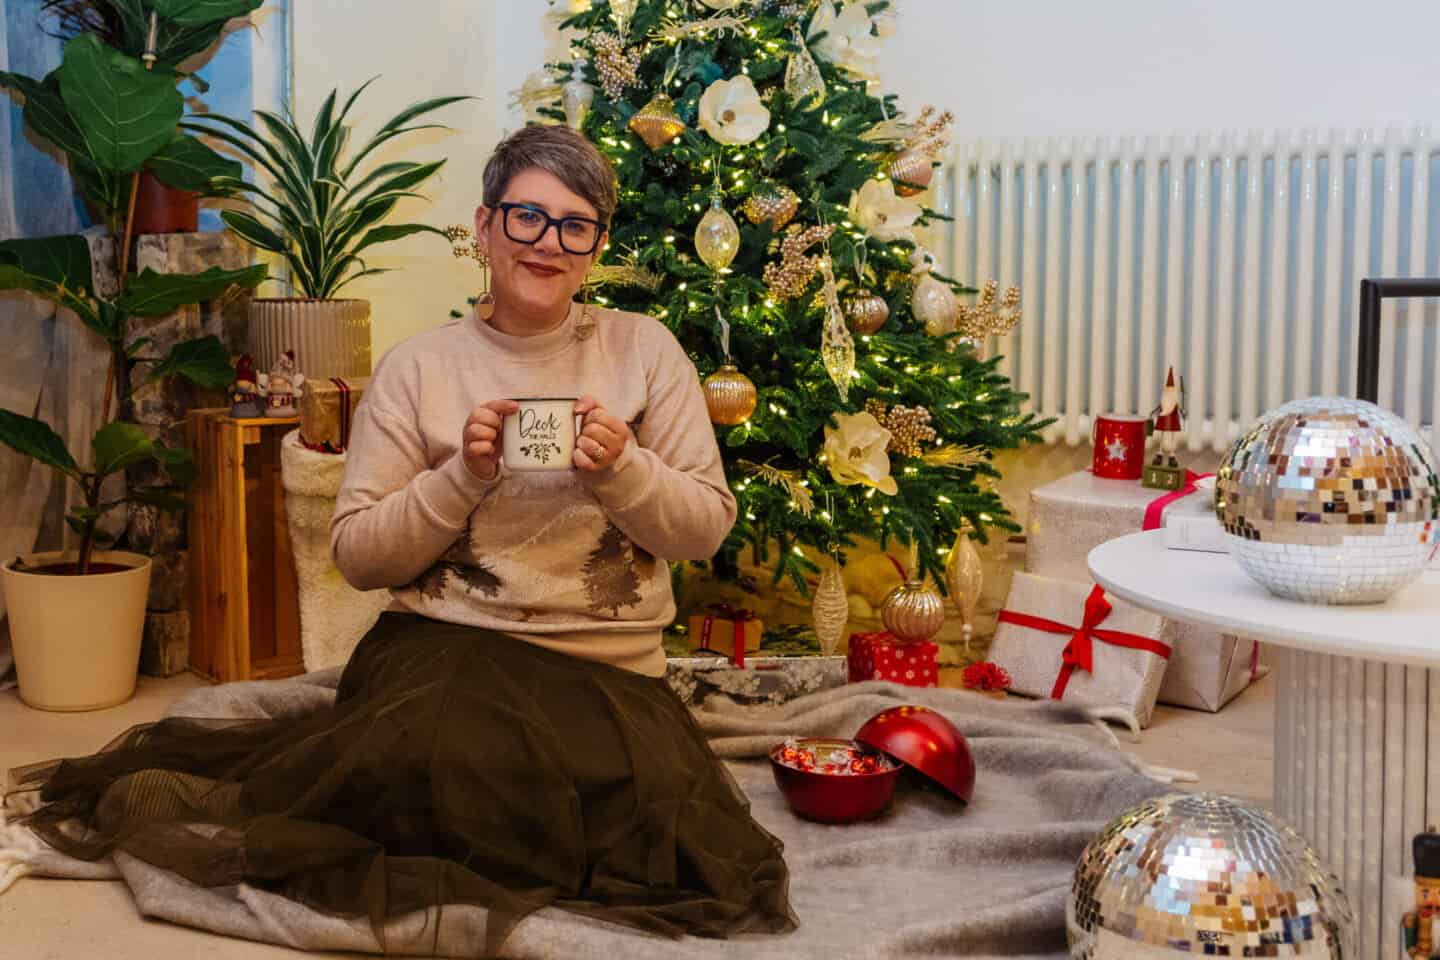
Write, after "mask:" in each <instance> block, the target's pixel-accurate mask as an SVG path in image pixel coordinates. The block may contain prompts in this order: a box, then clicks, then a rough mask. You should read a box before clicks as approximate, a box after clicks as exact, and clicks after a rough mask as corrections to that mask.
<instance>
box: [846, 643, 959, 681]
mask: <svg viewBox="0 0 1440 960" xmlns="http://www.w3.org/2000/svg"><path fill="white" fill-rule="evenodd" d="M939 655H940V647H939V646H938V645H937V644H934V643H931V642H930V641H929V640H922V641H919V642H904V641H901V640H899V639H897V638H896V637H895V636H894V635H893V634H890V633H886V632H883V631H881V632H878V633H852V634H850V652H849V653H848V654H847V656H848V657H849V665H850V682H851V683H860V682H862V681H865V680H888V681H890V682H891V683H903V684H904V685H905V686H907V687H937V686H939V685H940V667H939V664H938V663H937V662H936V661H937V658H938V657H939Z"/></svg>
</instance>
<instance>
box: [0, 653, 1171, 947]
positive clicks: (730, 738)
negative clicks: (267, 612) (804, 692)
mask: <svg viewBox="0 0 1440 960" xmlns="http://www.w3.org/2000/svg"><path fill="white" fill-rule="evenodd" d="M338 677H339V672H338V671H326V672H324V673H316V674H310V675H307V676H305V677H299V678H295V679H292V680H285V681H275V682H257V683H236V684H228V685H224V686H218V687H211V688H204V689H200V690H196V691H194V692H192V693H191V694H189V695H187V696H186V697H184V698H182V699H180V700H178V701H177V702H176V703H175V704H174V705H173V706H172V707H171V708H170V711H169V714H170V715H172V716H191V717H222V718H241V717H284V716H295V715H299V714H303V713H305V712H307V711H310V710H314V709H316V708H319V707H322V706H324V705H326V704H328V703H330V702H331V701H332V699H333V697H334V686H335V683H336V682H337V680H338ZM902 703H913V704H923V705H925V706H929V707H931V708H933V709H936V710H939V711H941V712H942V713H944V714H945V715H947V716H948V717H949V718H950V719H951V720H952V721H954V722H955V723H956V724H957V725H958V726H959V727H960V729H961V730H962V731H963V732H964V733H965V736H966V738H967V739H968V741H969V743H970V746H971V749H972V750H973V751H974V753H975V758H976V763H977V767H978V774H977V778H976V788H975V797H974V801H973V802H972V803H971V805H970V806H969V807H968V808H963V807H961V805H960V804H958V803H956V802H955V801H953V800H951V799H950V798H948V797H945V796H943V795H941V794H940V793H939V792H938V791H932V790H926V789H919V788H917V787H915V786H907V785H906V782H905V781H904V780H903V779H902V781H901V787H900V789H899V790H898V791H897V793H896V798H895V802H894V804H893V805H892V807H891V809H890V810H889V811H888V812H887V813H886V814H884V815H882V817H881V818H880V819H878V820H875V821H871V822H869V823H864V824H852V825H847V826H823V825H819V824H814V823H809V822H806V821H802V820H800V819H798V818H796V817H795V816H794V815H792V814H791V813H790V811H789V810H788V808H787V807H786V806H785V802H784V799H783V798H782V797H781V795H780V793H779V791H778V790H777V788H776V786H775V783H774V781H773V779H772V776H771V772H770V768H769V764H768V761H766V760H765V759H764V755H765V753H766V752H767V751H768V750H769V748H770V747H771V746H772V745H774V744H775V743H776V742H777V741H778V740H781V739H784V738H785V737H786V736H790V735H805V736H834V737H849V736H851V735H853V734H854V732H855V731H856V730H857V729H859V727H860V726H861V725H862V724H863V723H864V722H865V721H866V720H868V719H869V718H870V717H872V716H873V715H875V714H876V713H878V712H879V711H881V710H883V709H885V708H887V707H891V706H895V705H897V704H902ZM696 716H697V718H698V720H699V722H700V724H701V726H702V727H703V728H704V730H705V731H706V733H707V734H708V736H709V738H710V742H711V745H712V746H713V748H714V749H715V751H716V753H718V754H719V755H720V756H721V757H723V758H725V760H726V762H727V764H728V765H729V767H730V769H731V770H732V772H733V773H734V775H735V777H736V779H737V780H738V781H739V783H740V785H741V786H742V787H743V789H744V790H745V792H746V794H747V795H748V796H749V798H750V801H751V804H752V811H753V813H754V815H755V817H756V818H757V819H758V820H759V822H760V823H761V824H763V825H764V826H765V827H766V828H767V829H769V830H770V831H772V832H773V833H775V834H776V835H778V836H779V837H780V838H781V839H782V840H783V841H784V843H785V859H786V862H787V863H788V864H789V866H790V869H791V902H792V904H793V906H794V909H795V911H796V913H797V914H798V916H799V918H800V927H799V929H798V930H796V931H795V932H793V933H789V934H784V935H780V936H770V937H766V936H752V937H745V938H741V939H739V940H730V941H708V940H699V939H688V940H683V941H679V942H676V941H672V940H667V939H661V938H657V937H652V936H648V935H643V934H637V933H634V932H631V931H629V930H627V929H623V928H619V927H615V926H611V925H608V924H603V923H599V922H595V921H590V920H586V919H583V918H578V917H576V916H574V915H572V914H570V913H567V912H565V911H561V910H558V909H554V908H551V909H547V910H543V911H541V912H539V913H537V914H534V915H532V916H530V917H529V918H527V919H526V920H524V921H523V922H522V923H521V924H520V926H519V927H518V928H517V929H516V930H515V932H514V934H513V935H512V936H511V939H510V940H509V942H508V943H507V945H506V948H505V956H506V957H510V958H514V960H589V958H594V960H619V958H624V960H652V958H653V960H662V958H663V960H689V958H694V960H704V958H711V957H714V958H717V960H718V958H726V960H728V958H734V957H753V958H763V960H782V958H783V960H808V958H814V960H851V958H853V960H861V958H865V960H871V958H876V960H878V958H892V957H893V958H900V957H994V958H999V957H1005V958H1010V960H1013V958H1040V957H1044V958H1055V960H1059V958H1063V957H1065V956H1066V950H1065V919H1064V918H1065V898H1066V894H1067V892H1068V890H1069V885H1070V878H1071V873H1072V871H1073V869H1074V866H1075V863H1076V861H1077V860H1078V858H1079V855H1080V852H1081V850H1082V849H1083V848H1084V846H1085V844H1086V843H1087V842H1088V841H1089V840H1090V838H1091V837H1092V836H1093V835H1094V834H1095V833H1096V832H1097V831H1098V830H1100V829H1101V827H1103V826H1104V825H1105V824H1106V823H1107V822H1108V821H1109V820H1110V819H1112V818H1113V817H1114V816H1116V815H1117V814H1119V813H1120V812H1122V811H1123V810H1125V809H1126V808H1128V807H1130V806H1131V805H1133V804H1136V803H1138V802H1140V801H1142V800H1144V799H1146V798H1148V797H1152V796H1155V795H1158V794H1162V793H1165V792H1168V790H1169V789H1170V788H1167V787H1166V786H1165V785H1163V784H1161V783H1159V782H1157V781H1155V780H1152V779H1150V778H1148V777H1146V776H1144V775H1143V774H1142V773H1141V772H1140V771H1139V770H1138V768H1137V765H1136V764H1135V763H1134V762H1133V761H1131V760H1130V759H1128V758H1127V757H1125V756H1124V755H1123V754H1121V753H1120V752H1119V751H1117V750H1116V749H1115V748H1114V746H1113V743H1112V741H1111V740H1110V738H1109V737H1108V735H1107V734H1105V733H1104V732H1103V731H1102V730H1100V729H1098V728H1097V727H1096V726H1095V725H1093V724H1092V723H1090V722H1089V721H1088V719H1087V718H1086V717H1085V716H1083V715H1081V714H1078V713H1076V712H1074V711H1072V710H1068V709H1064V708H1059V707H1057V706H1055V705H1052V704H1046V703H1033V702H1029V701H1020V700H1006V701H995V700H991V699H989V698H986V697H981V696H978V695H976V694H972V693H968V692H965V691H960V690H943V689H942V690H937V689H915V688H910V687H901V686H894V685H891V684H886V683H879V682H872V683H864V684H852V685H849V686H845V687H841V688H838V689H834V690H829V691H825V692H823V693H819V694H814V695H811V696H807V697H803V698H801V699H798V700H795V701H792V702H791V703H789V704H786V705H784V706H780V707H768V708H756V707H736V706H733V705H729V704H725V705H721V704H717V703H715V702H714V701H711V702H709V703H707V705H706V708H705V709H702V710H699V711H698V712H697V713H696ZM7 863H8V868H7ZM7 869H8V871H9V875H10V876H11V877H12V878H13V877H14V876H15V875H17V874H19V873H27V872H28V873H32V874H35V875H40V876H52V877H87V878H100V877H118V878H119V879H122V880H123V881H124V882H125V883H126V884H127V885H128V886H129V888H130V890H131V892H132V893H133V894H134V897H135V902H136V904H137V906H138V908H139V910H140V911H141V913H143V914H145V915H146V916H149V917H154V918H158V919H163V920H168V921H171V922H174V923H180V924H185V925H187V926H192V927H198V928H201V929H204V930H211V931H214V932H216V933H219V934H223V935H226V936H232V937H244V938H247V939H251V940H258V941H263V942H267V943H276V944H283V945H287V946H291V947H296V948H301V949H307V950H346V951H360V952H366V953H376V952H380V947H379V944H378V943H377V942H376V939H375V937H374V934H373V933H372V931H371V929H370V926H369V923H368V922H367V921H365V920H359V921H354V922H351V921H345V920H337V919H335V918H333V917H328V916H323V915H320V914H317V913H315V912H314V911H311V910H309V909H307V908H306V907H304V906H302V905H300V904H298V903H295V902H293V901H289V900H286V899H283V898H279V897H276V896H274V895H271V894H267V893H265V892H263V891H260V890H255V889H252V888H248V887H245V886H241V887H238V888H228V887H227V888H223V889H206V888H201V887H196V886H194V885H191V884H189V883H188V882H186V881H184V880H181V879H180V878H179V877H177V876H176V875H174V874H172V873H168V872H166V871H163V870H158V869H156V868H154V867H151V866H149V865H148V864H146V863H143V862H141V861H139V860H136V859H134V858H132V857H129V856H126V855H123V854H120V855H117V856H116V858H115V862H114V863H109V862H106V863H98V864H91V863H81V862H78V861H75V860H71V859H69V858H65V857H62V856H60V855H58V854H57V853H55V851H53V850H51V849H49V848H48V847H44V846H42V845H40V844H39V843H38V841H36V839H35V838H34V837H33V835H30V834H29V833H28V831H25V830H24V829H23V828H22V827H19V826H15V825H12V826H10V827H8V828H7V827H4V826H3V825H0V889H3V887H4V885H5V877H6V874H7ZM436 922H437V918H436V917H435V916H434V915H433V913H432V914H429V915H416V916H413V917H410V918H407V920H406V921H405V922H397V923H395V924H393V925H392V926H391V927H390V928H388V929H387V931H386V940H387V945H388V947H389V949H390V951H391V952H392V953H397V954H409V955H415V954H429V953H431V951H432V947H433V946H434V944H435V943H436V942H437V940H436V936H437V927H436V926H435V924H436ZM438 924H439V926H438V944H439V955H441V956H449V957H464V956H475V955H477V953H478V951H479V947H480V945H482V944H483V943H484V928H485V916H484V911H483V910H481V909H479V908H473V907H446V908H444V909H443V910H442V911H440V916H439V918H438Z"/></svg>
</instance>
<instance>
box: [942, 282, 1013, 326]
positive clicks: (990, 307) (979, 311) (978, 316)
mask: <svg viewBox="0 0 1440 960" xmlns="http://www.w3.org/2000/svg"><path fill="white" fill-rule="evenodd" d="M998 289H999V284H997V283H996V282H995V281H994V280H990V281H987V282H986V284H985V289H984V290H983V291H981V294H980V302H979V303H977V304H975V305H974V306H971V307H967V306H961V307H959V308H958V309H957V310H956V328H957V329H958V330H959V331H960V332H961V333H963V334H965V335H966V336H968V337H984V336H992V335H995V336H1004V335H1005V334H1007V333H1009V332H1010V331H1011V330H1012V329H1013V328H1014V327H1015V325H1016V324H1017V323H1019V322H1020V319H1021V313H1020V310H1019V307H1020V288H1019V287H1011V288H1010V289H1009V290H1006V291H1005V296H1004V298H1003V299H1001V301H1000V304H999V306H1000V309H999V310H997V309H995V307H996V304H995V293H996V291H997V290H998ZM1001 311H1005V312H1003V313H1002V312H1001Z"/></svg>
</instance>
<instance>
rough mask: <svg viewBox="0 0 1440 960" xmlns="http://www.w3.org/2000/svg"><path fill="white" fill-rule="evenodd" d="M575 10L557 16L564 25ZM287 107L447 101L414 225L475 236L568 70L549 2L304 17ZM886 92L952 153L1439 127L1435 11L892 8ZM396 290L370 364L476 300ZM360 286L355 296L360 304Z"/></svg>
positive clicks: (884, 67) (1170, 2)
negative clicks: (991, 143) (1101, 140)
mask: <svg viewBox="0 0 1440 960" xmlns="http://www.w3.org/2000/svg"><path fill="white" fill-rule="evenodd" d="M569 2H571V0H561V4H557V5H566V4H568V3H569ZM295 6H296V10H295V58H296V77H295V87H296V95H297V101H298V109H299V111H300V115H301V116H302V117H305V118H308V117H309V116H311V115H312V112H313V110H314V109H315V105H316V104H318V103H319V101H320V99H321V98H322V97H323V96H324V94H325V93H326V92H327V91H328V90H329V88H330V87H331V86H334V85H336V84H339V85H342V86H343V87H346V88H349V87H353V86H354V85H355V84H357V83H359V82H361V81H363V80H364V79H366V78H368V77H370V76H372V75H374V74H376V73H381V74H383V76H382V78H381V80H380V81H379V82H378V83H377V84H376V85H375V87H373V88H372V89H371V92H370V93H369V94H367V98H366V102H365V106H366V119H368V120H369V121H371V122H372V123H374V122H379V121H381V120H383V119H384V118H385V117H387V116H388V115H389V111H391V110H393V109H397V108H399V107H401V106H403V105H404V104H406V103H409V102H411V101H412V100H415V99H419V98H422V97H429V96H437V95H441V94H449V93H468V94H474V95H478V96H481V97H483V98H484V100H483V101H482V102H481V103H479V104H467V105H464V106H460V107H454V108H451V110H450V112H449V113H448V114H446V117H447V119H448V121H449V122H450V123H451V124H452V125H453V126H456V127H457V128H458V129H457V131H456V133H454V134H453V135H450V136H448V137H444V138H435V139H434V140H433V141H432V142H431V143H429V144H427V145H425V147H424V148H416V149H415V150H414V154H415V155H417V156H425V157H429V156H449V157H450V158H451V160H450V165H449V166H448V167H447V169H446V173H445V179H444V181H443V182H442V183H439V184H437V185H435V186H433V187H431V188H430V189H429V190H428V193H429V194H430V195H431V196H432V197H433V198H434V202H433V203H431V204H428V205H412V206H411V207H410V212H411V213H412V214H413V215H414V216H416V217H419V218H423V219H424V220H425V222H428V223H433V224H436V225H440V226H443V225H444V224H446V223H454V222H468V218H469V215H470V212H471V210H473V207H474V205H475V204H476V203H477V202H478V200H479V196H480V188H479V172H480V168H481V166H482V165H483V160H484V157H485V155H486V153H487V152H488V149H489V148H490V146H491V145H493V143H494V142H495V140H496V139H497V137H498V136H499V135H500V133H501V131H502V130H504V129H513V128H514V127H516V126H518V125H519V124H520V123H521V122H522V120H521V117H520V115H519V114H518V113H515V112H514V111H512V110H510V108H509V99H510V92H511V91H512V90H514V89H516V88H517V87H519V86H520V84H521V83H522V82H523V81H524V79H525V76H526V75H527V74H528V73H530V72H531V71H533V70H535V69H537V68H539V67H540V66H541V64H542V63H543V62H544V60H545V59H547V57H548V58H556V57H558V56H559V55H561V54H563V43H561V42H559V41H558V39H557V38H555V36H554V34H553V27H552V24H553V21H552V20H551V19H550V18H548V17H547V13H548V11H549V10H550V9H551V8H550V6H549V5H548V4H546V3H543V2H540V0H528V2H527V0H425V2H424V3H418V4H414V5H412V6H410V7H408V8H404V9H402V8H399V7H397V6H396V5H395V4H393V3H380V2H377V0H349V2H347V3H343V4H341V3H316V2H312V3H299V4H296V5H295ZM897 6H898V8H899V17H898V20H897V22H896V31H895V35H894V36H893V37H892V38H891V39H890V41H889V43H888V46H887V48H886V50H885V54H884V57H883V60H882V64H881V76H882V80H883V84H882V85H883V87H884V88H885V89H886V90H890V91H893V92H895V93H897V94H899V95H900V97H901V103H902V105H903V106H904V107H905V109H907V110H908V111H909V112H911V113H914V112H917V111H918V110H919V108H920V107H922V106H924V105H926V104H931V103H933V104H935V105H937V106H939V107H942V108H949V109H952V110H954V112H955V114H956V116H957V118H958V122H957V124H956V136H957V137H964V138H972V139H982V138H990V137H997V136H1050V135H1058V134H1065V135H1074V134H1078V135H1090V134H1109V135H1115V134H1148V133H1162V134H1164V133H1172V132H1203V131H1218V130H1222V129H1240V130H1244V129H1249V128H1253V127H1285V128H1293V127H1301V126H1317V127H1332V126H1339V127H1345V128H1350V127H1362V126H1364V127H1384V126H1387V125H1392V124H1398V125H1402V126H1410V125H1413V124H1416V123H1424V122H1428V121H1431V120H1432V119H1434V118H1436V117H1437V116H1440V109H1437V103H1440V56H1437V53H1436V50H1437V46H1440V44H1437V41H1436V38H1437V37H1440V3H1436V2H1435V0H1377V2H1372V3H1369V4H1363V5H1362V4H1360V3H1358V2H1356V0H1306V2H1300V0H1207V2H1200V0H1090V2H1086V3H1077V2H1071V0H1064V2H1062V0H1044V2H1039V0H1029V2H1024V0H898V3H897ZM374 259H375V261H376V262H377V263H378V264H379V265H381V266H393V267H397V268H399V269H401V270H403V272H400V273H396V274H392V275H388V276H385V277H380V278H377V279H376V280H375V281H374V282H371V283H369V284H367V285H366V286H365V287H363V288H361V289H358V290H357V294H360V295H365V296H369V297H371V298H372V300H373V301H374V303H375V332H374V337H375V347H376V350H377V356H378V354H379V352H380V351H383V350H384V349H386V348H388V347H389V346H390V345H391V344H393V343H395V342H396V341H397V340H399V339H401V338H403V337H405V336H408V335H410V334H412V333H415V332H418V331H420V330H423V329H426V328H428V327H430V326H434V325H435V324H437V323H440V322H443V321H444V319H445V318H446V314H447V311H448V310H449V309H450V307H452V306H456V305H459V304H462V303H463V301H464V297H465V295H466V294H467V293H468V292H471V291H472V289H473V286H474V282H475V279H476V278H475V276H474V269H473V267H467V266H465V265H462V264H459V263H456V262H453V261H450V259H449V255H448V252H447V251H446V250H445V249H444V244H443V243H442V242H440V241H438V240H436V239H435V238H433V237H419V238H412V239H411V240H409V241H406V242H404V243H401V244H397V245H395V246H394V247H391V248H388V252H387V253H385V254H382V255H380V256H377V257H376V258H374ZM357 286H358V285H357Z"/></svg>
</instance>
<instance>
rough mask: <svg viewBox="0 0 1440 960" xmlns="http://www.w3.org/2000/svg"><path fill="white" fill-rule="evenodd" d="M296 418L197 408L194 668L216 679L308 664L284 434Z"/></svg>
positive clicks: (193, 437)
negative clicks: (241, 416)
mask: <svg viewBox="0 0 1440 960" xmlns="http://www.w3.org/2000/svg"><path fill="white" fill-rule="evenodd" d="M298 423H299V420H298V419H297V418H292V417H271V418H266V419H255V420H236V419H234V418H232V417H231V416H230V412H229V409H228V408H225V409H201V410H193V411H191V412H190V414H189V417H188V422H187V429H188V433H189V440H190V448H191V450H193V451H194V453H195V463H196V466H197V467H198V468H199V476H198V477H197V479H196V482H195V486H194V488H193V489H192V490H191V493H190V518H189V523H190V526H189V546H190V624H191V626H190V669H191V670H193V671H194V672H196V673H198V674H200V675H201V676H204V677H206V678H207V679H210V680H213V681H215V682H217V683H228V682H232V681H236V680H270V679H276V678H279V677H289V676H295V675H297V674H300V673H303V672H304V669H305V667H304V658H303V656H302V653H301V646H300V606H299V587H298V585H297V581H296V577H295V560H294V556H293V555H292V553H291V550H290V533H289V528H288V526H287V524H286V521H285V495H284V491H283V488H282V487H281V483H280V440H281V438H282V437H284V436H285V434H286V433H288V432H289V431H291V430H293V429H295V426H296V424H298Z"/></svg>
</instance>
